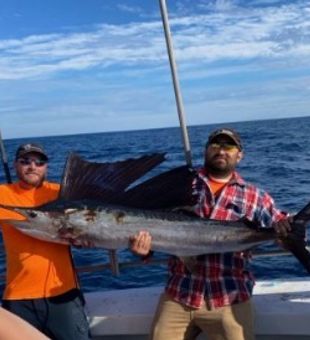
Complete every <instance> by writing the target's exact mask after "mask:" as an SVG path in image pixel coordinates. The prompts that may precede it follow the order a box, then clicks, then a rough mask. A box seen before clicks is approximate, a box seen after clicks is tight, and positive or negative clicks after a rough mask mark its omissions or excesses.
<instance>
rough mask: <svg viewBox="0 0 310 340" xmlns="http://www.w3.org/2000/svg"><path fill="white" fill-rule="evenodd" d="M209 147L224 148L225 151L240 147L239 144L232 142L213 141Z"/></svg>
mask: <svg viewBox="0 0 310 340" xmlns="http://www.w3.org/2000/svg"><path fill="white" fill-rule="evenodd" d="M209 147H211V148H212V149H216V150H218V149H223V150H224V151H233V150H236V149H238V146H237V145H236V144H232V143H218V142H213V143H210V144H209Z"/></svg>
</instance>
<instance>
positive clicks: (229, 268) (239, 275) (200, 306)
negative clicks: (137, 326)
mask: <svg viewBox="0 0 310 340" xmlns="http://www.w3.org/2000/svg"><path fill="white" fill-rule="evenodd" d="M242 157H243V147H242V143H241V139H240V136H239V134H238V133H237V132H236V131H234V130H232V129H228V128H225V129H219V130H216V131H214V132H213V133H211V134H210V136H209V139H208V141H207V144H206V149H205V164H204V167H203V168H202V169H200V170H199V171H198V177H197V179H196V180H195V181H194V183H193V189H194V193H196V194H198V197H199V199H198V203H197V206H196V207H195V211H196V213H197V214H198V215H199V216H201V217H206V218H210V219H216V220H230V221H236V220H240V219H241V218H247V219H248V220H250V221H254V222H257V223H258V224H259V225H261V226H262V227H274V228H275V229H276V231H277V232H278V233H279V234H281V235H283V236H285V235H286V234H287V232H288V231H289V230H290V225H289V223H288V219H287V216H286V214H284V213H282V212H281V211H279V210H277V209H276V207H275V206H274V202H273V199H272V198H271V197H270V196H269V195H268V194H267V193H266V192H264V191H262V190H260V189H258V188H256V187H255V186H253V185H251V184H249V183H246V182H245V181H244V180H243V179H242V178H241V177H240V175H239V174H238V173H237V172H236V171H235V168H236V166H237V164H238V163H239V162H240V161H241V159H242ZM136 242H137V243H136V245H137V248H139V247H140V249H135V246H132V250H133V251H135V250H136V252H137V253H140V254H142V251H141V249H142V248H143V247H144V249H145V253H147V252H148V251H149V249H150V247H151V236H150V235H148V234H147V233H143V232H141V233H140V234H139V236H138V237H137V238H136ZM138 244H139V247H138ZM141 247H142V248H141ZM247 267H248V254H247V253H246V252H245V253H244V252H235V253H222V254H219V253H218V254H208V255H201V256H197V257H196V259H195V264H194V265H191V267H190V269H189V268H188V267H187V266H186V263H185V262H184V261H183V260H182V259H180V258H177V257H172V258H171V259H170V261H169V278H168V282H167V285H166V289H165V293H164V294H163V295H162V296H161V299H160V301H159V304H158V307H157V312H156V315H155V318H154V322H153V327H152V339H153V340H190V339H195V338H196V336H197V335H198V334H199V333H200V332H201V330H202V331H204V332H206V333H207V335H208V340H252V339H254V327H253V314H252V306H251V301H250V298H251V295H252V290H253V286H254V279H253V277H252V275H251V273H250V272H249V270H248V268H247Z"/></svg>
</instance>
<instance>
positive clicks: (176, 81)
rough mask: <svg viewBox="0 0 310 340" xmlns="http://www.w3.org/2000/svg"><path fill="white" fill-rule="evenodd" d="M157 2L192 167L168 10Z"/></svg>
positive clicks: (163, 3) (186, 152) (182, 128)
mask: <svg viewBox="0 0 310 340" xmlns="http://www.w3.org/2000/svg"><path fill="white" fill-rule="evenodd" d="M159 4H160V12H161V18H162V22H163V27H164V32H165V38H166V45H167V51H168V56H169V62H170V69H171V75H172V80H173V88H174V94H175V100H176V104H177V110H178V116H179V121H180V127H181V131H182V139H183V145H184V155H185V161H186V164H187V165H188V166H189V167H192V156H191V147H190V143H189V138H188V131H187V127H186V123H185V110H184V105H183V99H182V94H181V88H180V84H179V78H178V73H177V65H176V62H175V57H174V52H173V44H172V38H171V32H170V26H169V20H168V10H167V5H166V0H159Z"/></svg>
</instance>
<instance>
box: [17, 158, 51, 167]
mask: <svg viewBox="0 0 310 340" xmlns="http://www.w3.org/2000/svg"><path fill="white" fill-rule="evenodd" d="M17 162H18V163H19V164H20V165H30V164H31V163H34V164H35V166H43V165H45V164H46V163H47V161H46V160H44V159H38V158H18V160H17Z"/></svg>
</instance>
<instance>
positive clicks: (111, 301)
mask: <svg viewBox="0 0 310 340" xmlns="http://www.w3.org/2000/svg"><path fill="white" fill-rule="evenodd" d="M162 291H163V287H150V288H137V289H125V290H113V291H105V292H94V293H87V294H86V301H87V304H86V306H87V311H88V315H89V322H90V326H91V331H92V335H93V337H94V339H96V340H99V339H100V340H116V339H117V340H145V339H147V334H148V332H149V329H150V325H151V322H152V318H153V315H154V312H155V308H156V305H157V302H158V299H159V295H160V294H161V292H162ZM253 301H254V308H255V333H256V339H258V340H271V339H272V340H280V339H281V340H305V339H307V340H309V339H310V280H285V281H283V280H273V281H260V282H258V283H257V284H256V286H255V290H254V298H253ZM198 339H199V340H204V339H207V337H206V336H205V335H202V336H200V337H199V338H198Z"/></svg>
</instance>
